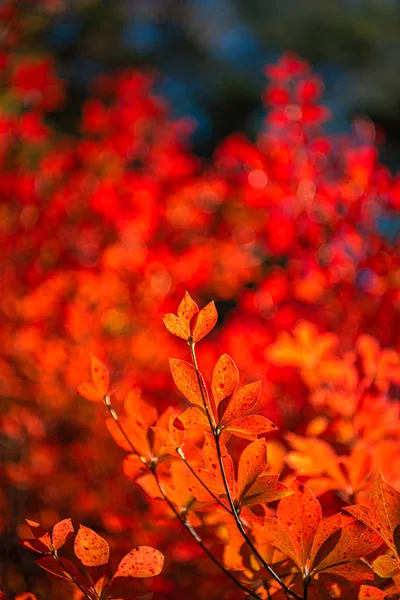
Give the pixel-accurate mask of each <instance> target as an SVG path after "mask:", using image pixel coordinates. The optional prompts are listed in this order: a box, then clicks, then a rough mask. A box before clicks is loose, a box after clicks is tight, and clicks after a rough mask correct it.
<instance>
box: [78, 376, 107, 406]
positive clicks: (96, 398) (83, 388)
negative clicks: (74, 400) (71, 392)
mask: <svg viewBox="0 0 400 600" xmlns="http://www.w3.org/2000/svg"><path fill="white" fill-rule="evenodd" d="M76 391H77V392H78V394H80V395H81V396H83V398H86V400H90V401H91V402H103V396H102V395H101V394H100V392H98V391H97V390H96V388H95V387H94V385H93V383H90V382H89V381H84V382H83V383H80V384H79V385H78V387H77V388H76Z"/></svg>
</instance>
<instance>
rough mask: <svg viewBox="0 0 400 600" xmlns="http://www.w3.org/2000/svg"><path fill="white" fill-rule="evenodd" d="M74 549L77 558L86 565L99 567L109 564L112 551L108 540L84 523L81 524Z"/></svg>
mask: <svg viewBox="0 0 400 600" xmlns="http://www.w3.org/2000/svg"><path fill="white" fill-rule="evenodd" d="M74 550H75V554H76V556H77V558H79V560H80V561H81V563H82V564H83V565H85V567H98V566H100V565H105V564H107V562H108V557H109V553H110V548H109V546H108V544H107V542H106V540H104V539H103V538H102V537H100V536H99V535H98V534H97V533H96V532H95V531H93V530H92V529H89V528H88V527H85V526H84V525H80V526H79V530H78V533H77V535H76V538H75V546H74Z"/></svg>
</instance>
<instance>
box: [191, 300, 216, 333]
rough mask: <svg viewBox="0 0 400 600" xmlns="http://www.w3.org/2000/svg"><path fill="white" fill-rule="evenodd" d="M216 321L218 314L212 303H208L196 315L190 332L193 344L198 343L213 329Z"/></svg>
mask: <svg viewBox="0 0 400 600" xmlns="http://www.w3.org/2000/svg"><path fill="white" fill-rule="evenodd" d="M217 321H218V313H217V309H216V308H215V304H214V302H210V303H209V304H207V305H206V306H205V307H204V308H202V309H201V310H200V312H199V313H198V314H197V315H196V319H195V324H194V327H193V332H192V339H193V342H199V341H200V340H202V339H203V337H205V336H206V335H207V334H208V333H210V331H211V330H212V329H213V328H214V326H215V324H216V322H217Z"/></svg>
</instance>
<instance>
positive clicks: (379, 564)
mask: <svg viewBox="0 0 400 600" xmlns="http://www.w3.org/2000/svg"><path fill="white" fill-rule="evenodd" d="M372 568H373V570H374V572H375V573H376V574H377V575H379V577H382V578H385V577H393V576H394V575H398V574H399V573H400V562H399V561H398V560H395V559H394V558H392V557H391V556H387V555H386V554H383V555H382V556H378V558H376V559H375V560H374V561H373V563H372Z"/></svg>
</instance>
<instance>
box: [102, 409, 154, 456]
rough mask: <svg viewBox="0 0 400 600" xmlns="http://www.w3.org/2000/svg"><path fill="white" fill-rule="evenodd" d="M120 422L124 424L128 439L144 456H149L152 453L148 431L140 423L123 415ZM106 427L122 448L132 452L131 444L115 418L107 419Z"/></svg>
mask: <svg viewBox="0 0 400 600" xmlns="http://www.w3.org/2000/svg"><path fill="white" fill-rule="evenodd" d="M119 423H120V424H121V425H122V427H123V430H124V431H125V433H126V435H127V437H128V440H129V441H130V442H131V444H132V445H133V447H134V448H135V450H136V451H137V452H139V454H141V455H142V456H144V457H148V456H149V454H150V444H149V440H148V437H147V431H146V430H145V429H143V427H141V425H140V423H137V422H136V420H133V419H130V418H126V417H122V418H120V419H119ZM106 427H107V429H108V431H109V433H110V435H111V436H112V437H113V438H114V440H115V442H116V443H117V444H118V446H119V447H120V448H123V449H124V450H127V451H128V452H132V446H131V444H130V443H129V442H128V441H127V439H126V437H125V436H124V434H123V433H122V432H121V430H120V428H119V427H118V425H117V423H116V422H115V421H114V419H112V418H111V417H110V418H109V419H106Z"/></svg>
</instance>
